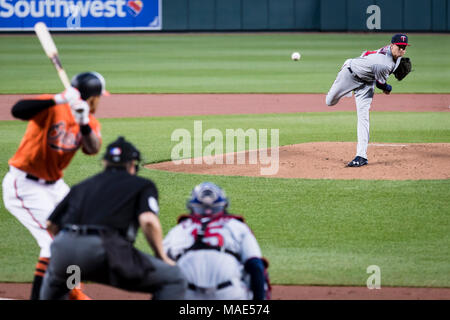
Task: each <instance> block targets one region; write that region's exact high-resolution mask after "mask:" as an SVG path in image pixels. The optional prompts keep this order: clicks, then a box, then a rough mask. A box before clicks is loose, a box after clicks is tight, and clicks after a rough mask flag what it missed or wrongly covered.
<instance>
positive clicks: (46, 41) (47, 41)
mask: <svg viewBox="0 0 450 320" xmlns="http://www.w3.org/2000/svg"><path fill="white" fill-rule="evenodd" d="M34 32H36V35H37V37H38V38H39V41H40V42H41V45H42V48H43V49H44V51H45V54H46V55H47V57H49V58H50V61H51V62H52V63H53V65H54V66H55V68H56V71H57V72H58V76H59V79H61V82H62V83H63V85H64V88H66V89H67V88H69V87H70V81H69V78H68V77H67V74H66V71H65V70H64V68H63V66H62V64H61V61H60V60H59V55H58V49H56V46H55V43H54V42H53V39H52V36H51V35H50V32H49V31H48V29H47V26H46V25H45V23H43V22H38V23H36V24H35V26H34Z"/></svg>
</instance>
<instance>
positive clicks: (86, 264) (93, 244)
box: [40, 231, 186, 300]
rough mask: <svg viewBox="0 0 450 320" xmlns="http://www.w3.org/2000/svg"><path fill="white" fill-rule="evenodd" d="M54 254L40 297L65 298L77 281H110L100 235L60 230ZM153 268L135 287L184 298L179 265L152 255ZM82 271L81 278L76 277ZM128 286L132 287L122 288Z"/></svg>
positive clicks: (157, 295)
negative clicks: (165, 261)
mask: <svg viewBox="0 0 450 320" xmlns="http://www.w3.org/2000/svg"><path fill="white" fill-rule="evenodd" d="M50 249H51V253H52V258H51V259H50V263H49V266H48V269H47V272H46V273H45V277H44V280H43V284H42V287H41V292H40V299H42V300H55V299H64V298H65V297H66V295H67V294H68V292H69V291H70V290H71V289H73V285H74V284H76V283H77V280H78V281H85V280H87V281H94V282H99V283H103V284H108V285H109V284H110V283H109V277H108V274H109V270H108V263H107V256H106V251H105V248H104V246H103V241H102V238H101V237H100V236H97V235H79V234H74V233H72V232H65V231H61V232H60V233H59V234H58V235H57V236H56V237H55V239H54V241H53V242H52V244H51V247H50ZM142 255H144V256H145V257H146V258H148V259H149V261H150V263H151V265H152V267H153V268H152V269H153V270H152V271H151V272H148V273H146V275H145V277H144V278H143V279H142V281H140V283H139V285H137V286H136V287H135V288H133V289H134V291H139V292H149V293H152V294H153V299H156V300H180V299H183V298H184V294H185V290H186V280H185V278H184V276H183V274H182V272H181V270H180V269H179V268H178V267H177V266H171V265H169V264H167V263H164V262H163V261H161V260H160V259H157V258H155V257H153V256H151V255H148V254H145V253H142ZM76 272H79V275H78V276H79V278H78V279H77V278H76ZM122 289H126V290H129V288H122Z"/></svg>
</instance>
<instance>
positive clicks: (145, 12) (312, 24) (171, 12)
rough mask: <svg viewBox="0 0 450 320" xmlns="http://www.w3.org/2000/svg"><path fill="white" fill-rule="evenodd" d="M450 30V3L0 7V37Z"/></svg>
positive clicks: (62, 2)
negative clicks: (46, 31)
mask: <svg viewBox="0 0 450 320" xmlns="http://www.w3.org/2000/svg"><path fill="white" fill-rule="evenodd" d="M38 21H44V22H45V23H46V24H47V26H49V27H50V29H51V30H63V31H64V30H68V31H84V30H86V31H89V30H112V31H116V30H156V31H159V30H163V31H272V30H294V31H403V32H407V31H425V32H448V31H450V0H145V1H140V0H51V1H50V0H31V1H22V0H0V31H11V30H16V31H29V30H32V28H33V26H34V24H35V23H36V22H38Z"/></svg>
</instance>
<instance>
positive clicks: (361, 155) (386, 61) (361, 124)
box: [326, 34, 411, 167]
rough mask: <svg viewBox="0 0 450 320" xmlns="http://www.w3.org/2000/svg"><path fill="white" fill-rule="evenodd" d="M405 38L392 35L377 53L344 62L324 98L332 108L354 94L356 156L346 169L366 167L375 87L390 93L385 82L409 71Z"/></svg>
mask: <svg viewBox="0 0 450 320" xmlns="http://www.w3.org/2000/svg"><path fill="white" fill-rule="evenodd" d="M408 45H409V44H408V36H406V35H405V34H395V35H394V36H393V37H392V40H391V44H390V45H387V46H385V47H383V48H381V49H379V50H376V51H364V52H363V53H362V54H361V56H360V57H357V58H354V59H348V60H346V61H345V63H344V65H343V66H342V68H341V70H340V71H339V73H338V75H337V77H336V80H335V81H334V83H333V85H332V86H331V89H330V91H329V92H328V94H327V97H326V104H327V105H328V106H334V105H335V104H337V103H338V102H339V100H340V99H341V98H342V97H344V96H351V95H352V91H353V92H354V93H355V101H356V111H357V116H358V125H357V134H358V144H357V148H356V157H355V158H354V159H353V160H352V161H350V162H349V163H348V164H347V166H349V167H361V166H364V165H366V164H368V161H367V146H368V144H369V109H370V105H371V103H372V99H373V94H374V89H375V86H376V87H377V88H378V89H381V90H382V91H383V92H384V93H385V94H390V93H391V91H392V86H391V85H389V84H388V83H387V79H388V78H389V75H391V74H392V73H394V75H395V77H396V78H397V79H398V80H399V81H400V80H402V79H403V78H404V77H405V76H406V75H407V74H408V73H409V72H410V71H411V62H410V59H409V58H406V57H403V56H404V54H405V53H406V46H408Z"/></svg>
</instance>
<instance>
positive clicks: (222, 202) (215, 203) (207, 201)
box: [186, 182, 228, 215]
mask: <svg viewBox="0 0 450 320" xmlns="http://www.w3.org/2000/svg"><path fill="white" fill-rule="evenodd" d="M227 206H228V199H227V197H226V195H225V192H224V191H223V190H222V189H221V188H220V187H219V186H217V185H215V184H214V183H211V182H203V183H201V184H199V185H197V186H195V188H194V189H193V190H192V193H191V198H190V199H189V200H188V201H187V204H186V207H187V208H188V209H189V210H190V211H191V213H192V214H201V215H210V214H216V213H220V212H224V211H225V209H226V208H227Z"/></svg>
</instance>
